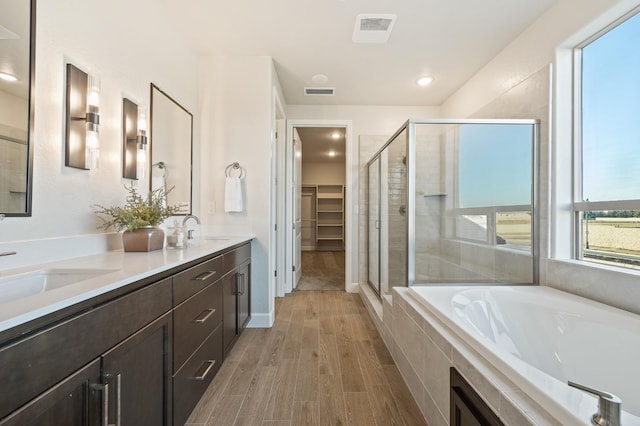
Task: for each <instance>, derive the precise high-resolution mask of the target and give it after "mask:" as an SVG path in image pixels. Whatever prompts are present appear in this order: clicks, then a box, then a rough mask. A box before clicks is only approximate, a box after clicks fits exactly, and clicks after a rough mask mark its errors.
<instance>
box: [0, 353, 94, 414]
mask: <svg viewBox="0 0 640 426" xmlns="http://www.w3.org/2000/svg"><path fill="white" fill-rule="evenodd" d="M101 397H102V392H101V386H100V359H95V360H93V362H91V363H89V364H88V365H87V366H85V367H83V368H81V369H80V370H78V371H76V372H75V373H73V374H71V375H70V376H69V377H67V378H66V379H65V380H63V381H62V382H60V383H58V384H57V385H56V386H54V387H52V388H51V389H49V390H48V391H46V392H44V393H43V394H42V395H40V396H38V397H37V398H36V399H34V400H33V401H31V402H30V403H28V404H26V405H25V406H23V407H22V408H21V409H19V410H17V411H16V412H14V413H12V414H11V415H10V416H9V417H7V418H5V419H4V420H3V421H2V422H0V424H2V425H3V426H24V425H33V426H51V425H65V426H67V425H68V426H85V425H98V424H101V422H100V417H101V415H102V407H101V405H100V401H101Z"/></svg>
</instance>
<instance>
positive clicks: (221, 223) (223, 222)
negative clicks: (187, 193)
mask: <svg viewBox="0 0 640 426" xmlns="http://www.w3.org/2000/svg"><path fill="white" fill-rule="evenodd" d="M199 82H200V100H199V103H200V112H201V115H202V119H201V122H202V128H201V129H202V141H203V142H202V146H201V156H200V162H201V165H202V167H201V173H200V179H201V183H202V188H201V203H202V206H204V207H205V208H204V209H203V214H202V217H201V219H202V220H203V224H204V225H205V227H209V228H210V229H211V230H212V232H216V233H222V234H227V235H228V234H234V233H248V232H249V233H253V234H254V235H255V236H256V238H255V240H254V241H253V243H252V251H251V268H252V273H251V279H252V283H251V286H252V287H251V315H252V320H251V326H254V327H255V326H270V325H271V324H272V323H273V315H274V307H273V306H274V304H273V297H274V296H273V294H274V293H273V289H272V286H271V280H270V277H271V276H272V273H270V272H269V247H270V240H269V238H270V237H271V235H270V234H271V233H270V214H271V209H270V194H271V186H270V176H271V149H272V137H273V135H272V120H273V114H274V112H273V105H272V90H273V86H274V84H276V86H277V77H276V76H275V74H274V68H273V64H272V60H271V58H270V57H267V56H255V57H209V58H203V59H202V62H201V66H200V74H199ZM233 162H238V163H240V165H241V166H242V167H243V169H244V170H245V173H246V177H245V179H244V181H243V191H244V199H243V202H244V209H243V211H242V212H240V213H225V212H224V183H225V174H224V171H225V168H226V167H227V165H229V164H231V163H233ZM212 203H213V205H214V206H215V211H214V212H213V213H210V210H209V206H210V205H211V204H212Z"/></svg>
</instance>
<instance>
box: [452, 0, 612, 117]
mask: <svg viewBox="0 0 640 426" xmlns="http://www.w3.org/2000/svg"><path fill="white" fill-rule="evenodd" d="M616 3H619V1H616V0H560V1H559V2H558V3H557V4H556V5H555V6H554V7H552V8H551V9H549V11H547V13H545V14H544V15H543V16H542V17H540V18H539V19H538V20H536V21H535V22H534V23H533V24H532V25H531V26H530V27H529V28H528V29H526V30H525V31H524V32H523V33H522V34H521V35H520V36H519V37H517V38H516V39H515V40H514V41H512V42H511V43H510V44H509V45H508V46H507V47H506V48H505V49H503V50H502V51H501V52H500V53H499V54H498V55H497V56H496V57H495V58H494V59H493V60H491V61H490V62H489V63H488V64H487V65H485V66H484V67H483V68H482V69H481V70H479V71H478V72H477V73H476V74H475V75H474V76H473V77H472V78H470V79H469V81H467V82H466V83H465V84H464V85H463V86H462V87H461V88H460V89H459V90H458V91H457V92H456V93H455V94H453V95H452V96H451V97H449V99H447V100H446V101H445V102H444V103H443V105H442V114H443V116H444V117H456V118H458V117H468V116H469V115H471V114H472V113H474V112H475V111H476V110H478V109H479V108H481V107H482V106H484V105H486V104H487V103H488V102H489V101H491V100H493V99H495V98H497V97H498V96H499V95H501V94H502V93H504V92H506V91H508V90H509V89H511V88H513V87H514V86H516V85H517V84H519V83H520V82H522V81H523V80H525V79H527V78H528V77H529V76H530V75H531V74H533V73H535V72H536V71H538V70H539V69H540V68H542V67H544V66H545V65H547V64H549V63H551V62H553V59H554V56H555V49H556V47H558V46H559V45H560V44H562V43H563V42H564V40H565V39H567V38H568V37H569V36H570V35H572V34H573V33H575V32H576V31H578V29H579V28H581V27H582V26H584V25H587V24H588V23H589V22H590V21H592V20H594V19H595V18H596V17H597V16H598V15H600V14H601V13H603V12H604V11H606V10H607V9H608V8H609V7H611V6H612V5H614V4H616Z"/></svg>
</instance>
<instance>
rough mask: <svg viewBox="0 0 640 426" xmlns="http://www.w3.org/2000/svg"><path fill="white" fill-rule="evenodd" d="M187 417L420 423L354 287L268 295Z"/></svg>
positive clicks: (266, 422)
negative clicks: (266, 318) (256, 322)
mask: <svg viewBox="0 0 640 426" xmlns="http://www.w3.org/2000/svg"><path fill="white" fill-rule="evenodd" d="M187 424H188V425H220V426H232V425H256V426H295V425H353V426H360V425H362V426H373V425H377V426H388V425H398V426H400V425H406V426H418V425H426V423H425V421H424V418H423V417H422V414H421V413H420V410H419V409H418V406H417V404H416V403H415V401H414V399H413V397H412V396H411V394H410V393H409V389H408V388H407V386H406V384H405V383H404V381H403V379H402V377H401V375H400V372H399V371H398V368H397V367H396V366H395V364H394V362H393V358H392V357H391V355H390V354H389V352H388V351H387V348H386V346H385V344H384V342H383V341H382V339H381V337H380V335H379V334H378V331H377V330H376V328H375V325H374V324H373V322H372V321H371V318H370V317H369V314H368V313H367V311H366V308H365V307H364V305H363V304H362V301H361V300H360V296H359V295H358V294H349V293H345V292H338V291H324V292H319V291H301V292H294V293H293V294H291V295H288V296H286V297H284V298H278V299H276V321H275V324H274V326H273V328H270V329H246V330H245V331H244V333H243V334H242V336H241V337H240V339H238V341H237V343H236V345H235V347H234V348H233V349H232V351H231V352H230V354H229V356H228V357H227V359H226V360H225V362H224V364H223V365H222V368H221V369H220V371H219V372H218V374H217V375H216V377H215V378H214V380H213V382H212V383H211V385H210V386H209V388H208V390H207V392H206V393H205V395H204V397H203V398H202V400H201V401H200V403H199V404H198V406H197V407H196V409H195V411H194V412H193V413H192V415H191V417H190V418H189V421H188V423H187Z"/></svg>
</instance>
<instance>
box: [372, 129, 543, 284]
mask: <svg viewBox="0 0 640 426" xmlns="http://www.w3.org/2000/svg"><path fill="white" fill-rule="evenodd" d="M423 124H435V125H463V124H523V125H525V124H526V125H532V126H533V134H532V139H533V140H532V141H531V142H532V143H531V151H532V152H531V179H532V182H531V214H532V216H533V217H532V220H531V257H532V263H533V265H532V267H533V274H532V277H533V284H534V285H537V284H539V275H540V271H539V252H540V247H539V245H540V241H539V240H540V238H539V235H538V234H539V229H540V214H539V213H540V212H539V204H540V200H539V185H540V184H539V153H538V145H539V136H540V135H539V132H540V129H539V127H540V120H537V119H499V118H496V119H493V118H488V119H485V118H466V119H457V118H428V119H416V118H412V119H408V120H407V121H405V122H404V124H402V126H400V128H399V129H398V130H397V131H396V132H395V133H394V134H393V135H392V136H391V137H390V138H389V139H388V140H387V141H386V142H385V143H384V144H383V145H382V147H380V149H379V150H378V151H377V152H376V153H375V154H374V155H373V156H372V157H371V159H370V160H369V161H368V162H367V183H368V180H369V173H368V171H369V167H371V165H372V164H373V163H374V162H375V161H376V160H378V159H380V157H381V155H382V152H383V151H384V150H385V149H386V148H387V147H388V146H389V145H390V144H391V143H393V142H394V141H395V140H396V138H397V137H398V136H399V135H401V134H402V132H404V131H405V130H406V131H407V133H406V135H407V136H406V141H405V142H406V159H407V161H406V173H407V174H406V176H407V247H406V250H407V258H406V261H407V264H406V271H407V276H406V285H407V286H408V287H410V286H412V285H414V284H415V262H416V258H415V248H416V240H415V231H416V229H415V227H416V219H415V208H416V191H415V188H416V174H415V168H416V141H415V136H416V125H423ZM379 164H380V163H379ZM380 186H381V177H380V176H378V187H379V188H378V198H380ZM367 188H368V186H367ZM368 203H369V191H368V189H367V205H368ZM367 211H368V210H367ZM378 214H380V208H378ZM366 241H367V282H369V285H370V286H371V287H373V285H372V284H371V282H370V280H369V277H368V273H369V214H367V240H366ZM379 241H380V229H378V242H379ZM380 249H381V247H380V243H378V281H379V278H380ZM379 286H380V283H379ZM376 294H378V297H382V295H381V294H379V290H378V291H376Z"/></svg>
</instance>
